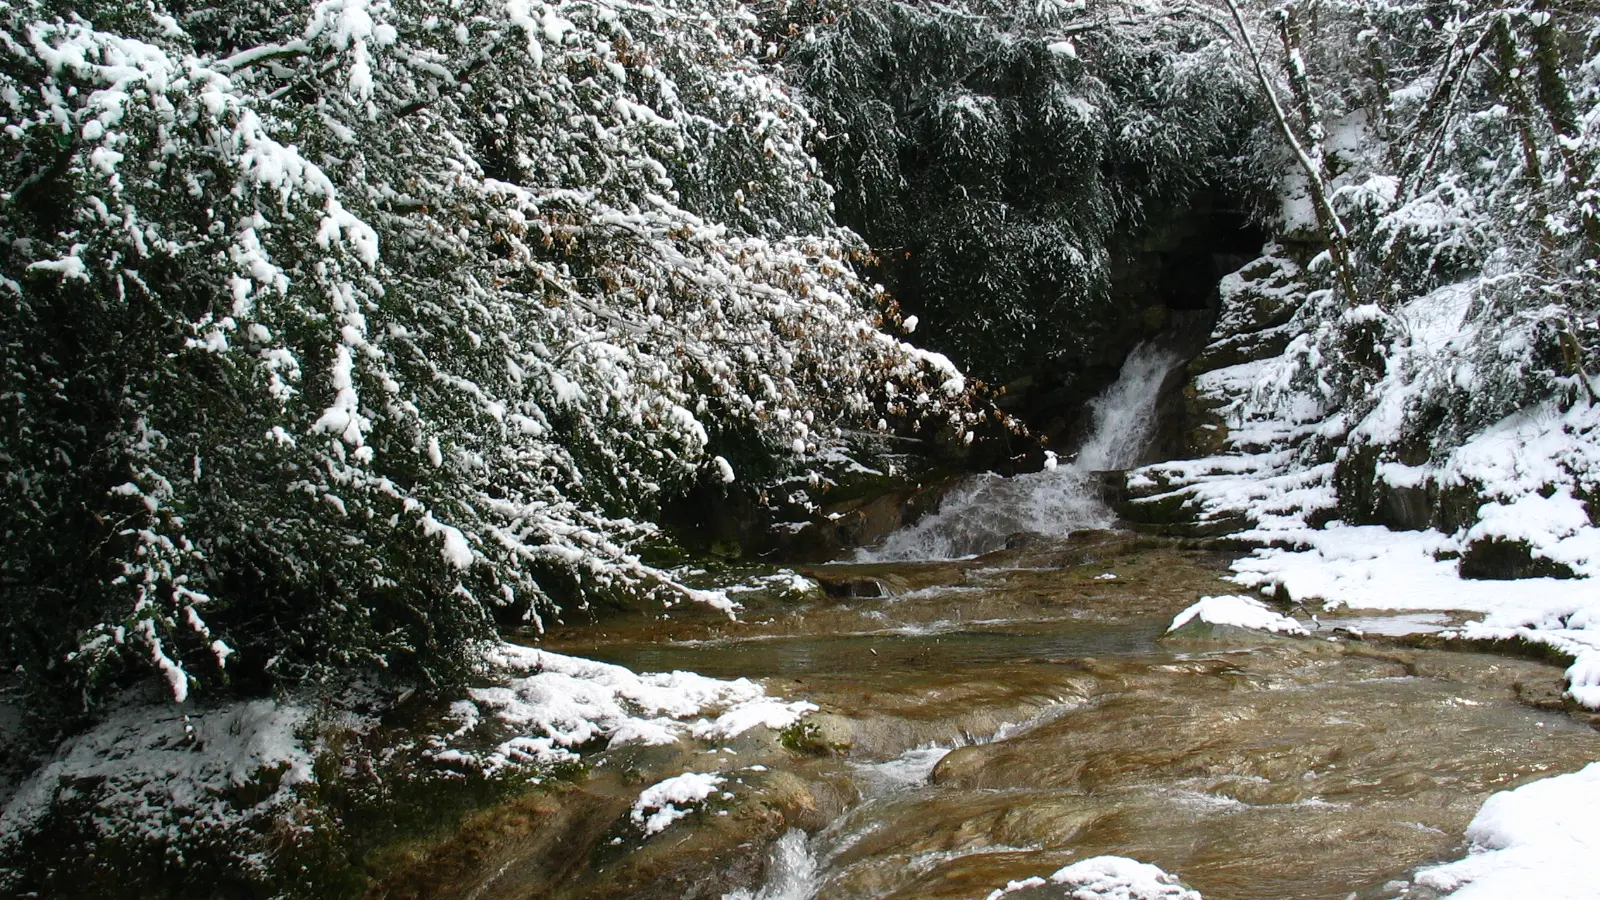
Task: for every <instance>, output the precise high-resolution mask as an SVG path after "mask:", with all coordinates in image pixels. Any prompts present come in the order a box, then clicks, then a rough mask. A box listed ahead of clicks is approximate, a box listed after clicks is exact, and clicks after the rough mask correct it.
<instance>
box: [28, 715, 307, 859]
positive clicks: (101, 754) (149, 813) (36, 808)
mask: <svg viewBox="0 0 1600 900" xmlns="http://www.w3.org/2000/svg"><path fill="white" fill-rule="evenodd" d="M308 719H309V712H308V711H307V710H306V709H305V708H304V707H300V706H293V705H283V704H279V703H277V702H275V701H273V700H253V701H247V702H236V703H230V704H225V705H221V706H214V707H209V708H197V707H194V706H193V705H189V704H173V703H170V702H166V701H165V700H160V701H155V702H145V703H140V702H133V703H126V704H124V705H123V706H122V707H121V708H120V709H119V710H118V711H117V712H115V713H113V714H111V715H110V716H108V717H107V718H106V719H105V721H103V722H101V723H100V724H98V725H96V726H95V727H94V728H92V729H90V730H89V731H87V732H85V733H83V734H81V735H78V736H77V737H75V738H72V739H71V740H69V741H67V742H66V743H65V744H63V745H62V746H61V747H60V748H59V749H58V750H57V751H56V754H55V756H54V758H53V759H51V760H50V761H49V762H48V763H46V764H45V765H43V766H41V767H40V768H39V769H38V770H37V771H35V772H34V773H33V775H32V776H31V777H30V778H28V780H27V781H25V782H24V783H23V784H22V785H21V786H20V787H19V788H18V790H17V792H16V793H15V794H14V795H12V797H11V798H10V800H9V801H8V802H7V803H6V804H5V809H4V811H3V812H0V844H8V843H10V842H12V841H15V840H17V839H19V838H20V837H21V836H23V835H24V834H26V833H28V832H29V831H30V830H31V829H32V828H33V827H34V826H35V825H36V824H37V823H38V821H39V820H40V818H41V817H43V816H44V815H45V814H46V813H47V812H49V811H50V809H51V808H52V806H53V805H54V804H55V803H56V802H57V801H58V800H59V799H61V798H63V797H64V796H72V795H79V796H82V797H85V798H88V799H90V800H91V802H93V803H94V806H95V810H96V814H95V815H94V816H93V817H92V821H93V823H94V825H95V827H96V828H98V829H99V830H100V831H101V832H102V833H104V834H106V835H107V836H108V837H109V836H112V835H116V836H118V837H119V838H124V839H125V838H128V837H136V838H141V839H148V840H155V841H176V839H177V838H178V837H180V836H181V834H180V833H188V834H196V833H200V832H202V831H205V830H208V829H212V828H215V829H224V828H228V827H232V826H234V825H236V824H237V823H239V822H241V821H243V820H245V819H247V818H249V817H251V816H253V815H256V814H258V813H263V812H269V811H272V810H276V809H279V808H281V807H282V806H283V805H284V804H285V803H287V802H288V801H289V800H290V799H291V798H292V796H293V795H292V789H293V788H294V786H295V785H299V784H304V783H307V782H309V781H311V780H312V769H311V756H310V753H309V752H308V750H307V749H306V747H305V746H304V745H303V744H302V742H301V741H300V739H299V737H297V734H296V732H297V731H299V730H301V729H302V728H303V727H304V726H305V725H306V724H307V721H308ZM252 783H264V784H266V785H267V786H268V787H271V788H272V790H271V791H270V792H268V794H267V795H266V796H265V797H264V798H262V799H261V800H259V801H258V802H256V803H254V804H251V805H241V804H239V803H238V799H237V798H238V792H237V791H236V789H237V788H241V787H244V786H246V785H249V784H252Z"/></svg>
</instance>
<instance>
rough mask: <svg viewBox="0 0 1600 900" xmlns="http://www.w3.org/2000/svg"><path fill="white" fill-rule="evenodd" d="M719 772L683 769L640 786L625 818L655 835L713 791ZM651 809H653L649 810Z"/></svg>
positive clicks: (646, 833) (722, 779)
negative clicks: (677, 773) (684, 770)
mask: <svg viewBox="0 0 1600 900" xmlns="http://www.w3.org/2000/svg"><path fill="white" fill-rule="evenodd" d="M725 780H726V779H724V778H723V777H722V776H720V775H710V774H706V773H703V772H685V773H683V774H682V775H676V776H674V777H672V778H668V779H666V780H665V781H659V782H657V783H655V784H653V785H651V786H650V787H647V788H645V789H644V792H643V793H641V794H640V795H639V798H638V799H637V800H635V801H633V810H632V812H630V813H628V818H630V819H632V820H633V824H635V825H638V826H639V827H641V828H643V829H644V833H645V836H646V837H648V836H650V835H652V834H658V833H660V832H661V831H662V830H663V829H665V828H666V827H667V826H668V825H671V824H672V823H673V822H676V821H678V820H679V819H681V818H683V817H685V816H687V815H688V814H689V813H690V812H691V811H692V809H691V807H693V806H694V805H695V804H698V803H700V802H701V801H703V800H705V799H706V798H707V797H709V796H711V795H712V794H713V793H715V792H716V790H717V788H718V787H720V786H721V785H722V783H723V781H725ZM651 810H654V812H651Z"/></svg>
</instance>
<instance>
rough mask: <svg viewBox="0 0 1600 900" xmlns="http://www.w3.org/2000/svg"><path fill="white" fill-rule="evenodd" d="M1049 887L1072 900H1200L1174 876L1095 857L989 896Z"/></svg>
mask: <svg viewBox="0 0 1600 900" xmlns="http://www.w3.org/2000/svg"><path fill="white" fill-rule="evenodd" d="M1047 885H1056V886H1059V887H1061V888H1062V889H1063V890H1062V893H1061V896H1062V897H1066V898H1070V900H1201V897H1200V893H1199V892H1198V891H1191V890H1189V889H1188V888H1186V887H1184V886H1183V885H1182V884H1180V883H1179V882H1178V879H1176V878H1174V877H1173V876H1172V875H1169V874H1167V873H1166V872H1164V871H1162V870H1161V869H1159V868H1157V867H1156V866H1152V865H1150V864H1149V863H1142V862H1139V861H1138V860H1133V859H1128V858H1127V857H1124V856H1096V857H1093V858H1091V859H1085V860H1080V861H1078V862H1075V863H1073V864H1072V865H1070V866H1067V867H1066V868H1063V869H1059V870H1057V871H1056V873H1055V874H1054V875H1051V876H1050V877H1049V878H1048V879H1045V878H1038V877H1034V878H1026V879H1023V880H1021V881H1013V882H1010V883H1009V884H1007V885H1006V886H1005V887H1003V888H999V889H998V890H995V891H994V892H992V893H990V894H989V897H988V900H999V898H1001V897H1004V896H1005V895H1007V894H1015V893H1020V892H1022V891H1025V890H1029V889H1030V888H1042V887H1045V886H1047ZM1035 893H1037V892H1035Z"/></svg>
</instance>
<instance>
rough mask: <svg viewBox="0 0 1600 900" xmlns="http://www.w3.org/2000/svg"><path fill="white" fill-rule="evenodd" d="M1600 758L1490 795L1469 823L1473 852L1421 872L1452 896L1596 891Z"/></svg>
mask: <svg viewBox="0 0 1600 900" xmlns="http://www.w3.org/2000/svg"><path fill="white" fill-rule="evenodd" d="M1597 810H1600V763H1592V764H1590V765H1589V766H1588V767H1587V768H1585V769H1583V770H1582V771H1580V772H1574V773H1572V774H1570V775H1557V776H1555V777H1554V778H1545V779H1543V780H1540V781H1535V782H1533V783H1532V784H1525V785H1523V786H1522V787H1519V788H1517V789H1516V790H1511V791H1501V792H1500V793H1498V794H1495V795H1494V796H1492V797H1490V798H1489V799H1488V800H1487V801H1486V802H1485V803H1484V804H1483V808H1482V809H1481V810H1479V811H1478V814H1477V816H1475V817H1474V818H1473V820H1472V824H1471V825H1469V826H1467V840H1469V841H1470V842H1471V843H1472V850H1471V853H1470V854H1469V855H1468V856H1467V857H1466V858H1465V859H1462V860H1459V861H1457V862H1453V863H1447V864H1445V865H1442V866H1434V867H1432V868H1428V869H1424V870H1423V871H1422V872H1420V873H1418V875H1417V878H1416V883H1417V884H1419V885H1423V886H1425V887H1430V888H1433V889H1435V890H1439V891H1448V892H1451V893H1450V898H1451V900H1500V898H1505V897H1538V898H1540V900H1580V898H1590V897H1593V896H1594V895H1595V891H1596V881H1595V864H1596V860H1600V815H1597V814H1596V811H1597Z"/></svg>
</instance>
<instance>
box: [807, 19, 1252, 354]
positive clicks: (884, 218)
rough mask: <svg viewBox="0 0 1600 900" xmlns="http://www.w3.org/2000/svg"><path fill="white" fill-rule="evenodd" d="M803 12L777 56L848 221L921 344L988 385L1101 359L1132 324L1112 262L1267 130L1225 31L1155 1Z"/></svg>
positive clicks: (1218, 177)
mask: <svg viewBox="0 0 1600 900" xmlns="http://www.w3.org/2000/svg"><path fill="white" fill-rule="evenodd" d="M795 7H796V9H801V7H800V6H799V5H798V4H797V5H795ZM803 9H804V10H805V13H804V14H801V13H796V14H795V15H796V19H797V21H795V22H794V24H793V31H794V37H793V38H792V39H791V40H790V41H789V42H788V44H787V45H786V46H787V48H788V50H787V54H786V56H785V59H786V61H787V64H788V66H789V69H790V71H791V72H792V73H793V77H794V78H795V80H796V83H797V84H798V85H800V86H801V88H802V90H803V91H804V92H805V96H806V99H807V102H808V103H809V104H810V106H811V108H812V110H813V113H814V114H815V115H816V116H817V118H818V120H819V121H820V122H822V124H823V125H824V126H825V131H826V134H825V135H824V136H823V137H822V138H820V139H819V143H818V148H817V152H818V155H819V157H820V158H821V159H822V160H823V162H824V164H825V166H827V169H828V173H829V176H830V178H831V179H832V180H833V181H834V182H835V183H837V184H838V185H839V188H840V192H839V196H838V198H837V200H836V202H837V203H838V204H839V210H840V217H841V219H842V221H844V222H846V223H848V224H850V225H851V226H852V227H853V228H856V229H857V230H858V231H860V233H861V234H863V235H864V236H865V237H866V238H867V239H868V240H869V241H870V242H871V243H872V245H873V248H874V251H875V252H876V254H877V260H876V261H877V267H876V269H875V271H876V272H878V273H881V274H882V277H884V278H885V279H886V281H887V283H889V285H890V287H891V288H892V289H893V290H894V291H895V293H896V296H897V299H898V300H899V302H900V303H901V304H902V305H904V306H905V307H906V308H907V309H909V310H910V311H912V312H915V313H917V314H918V315H919V317H920V318H921V319H922V320H923V321H924V322H925V323H926V324H925V326H924V328H925V329H926V334H927V340H928V341H929V342H930V346H934V347H937V348H938V349H941V350H944V351H945V352H948V353H950V354H951V355H952V356H953V357H955V358H957V359H958V360H963V361H970V367H971V369H972V371H973V372H974V373H975V374H978V375H981V376H983V377H986V378H995V377H1007V376H1015V375H1017V374H1019V373H1020V372H1022V371H1029V372H1032V371H1041V370H1047V369H1060V368H1070V367H1071V366H1073V365H1082V359H1083V357H1084V356H1085V355H1092V354H1093V353H1094V352H1096V351H1097V349H1098V348H1099V346H1100V344H1101V343H1102V342H1103V340H1104V337H1105V335H1106V334H1107V332H1108V329H1109V328H1110V327H1111V326H1112V325H1113V324H1114V319H1115V318H1116V317H1117V316H1118V315H1126V313H1127V311H1126V310H1124V309H1121V308H1119V307H1118V306H1117V304H1116V303H1115V302H1114V300H1113V298H1112V297H1111V295H1110V288H1111V279H1112V272H1113V269H1114V267H1115V265H1116V263H1117V260H1118V257H1119V256H1121V255H1125V254H1127V253H1128V252H1129V251H1132V250H1136V249H1137V248H1138V247H1139V246H1140V244H1141V242H1142V241H1143V240H1144V239H1145V237H1146V236H1147V234H1148V232H1147V230H1146V226H1147V225H1150V224H1152V222H1154V223H1156V224H1160V223H1161V220H1162V218H1163V217H1164V216H1165V215H1167V214H1169V213H1171V212H1172V211H1174V210H1177V209H1181V208H1182V207H1183V205H1184V204H1185V203H1186V202H1187V201H1188V200H1189V199H1190V198H1191V196H1192V193H1193V192H1194V190H1195V189H1196V188H1200V187H1205V186H1208V185H1215V184H1217V183H1219V182H1221V181H1223V180H1225V179H1226V178H1228V177H1230V176H1231V175H1232V174H1233V172H1232V168H1231V167H1230V161H1231V159H1232V158H1233V157H1234V156H1235V155H1236V154H1238V153H1239V152H1240V150H1241V149H1242V147H1243V145H1244V142H1245V136H1246V135H1248V134H1249V133H1250V132H1251V130H1252V129H1253V128H1254V126H1255V122H1256V118H1257V116H1256V112H1255V109H1256V106H1257V102H1258V98H1257V93H1256V91H1255V89H1254V88H1253V86H1252V84H1251V78H1250V76H1249V75H1248V73H1247V70H1246V69H1245V68H1244V67H1242V66H1241V65H1239V59H1238V54H1237V52H1236V49H1235V47H1234V45H1233V43H1232V42H1231V41H1230V40H1229V39H1228V36H1227V35H1226V34H1225V33H1223V32H1221V31H1219V30H1217V29H1216V28H1214V27H1213V26H1212V25H1211V23H1209V22H1207V21H1206V20H1204V19H1202V18H1198V17H1195V16H1192V15H1185V14H1181V13H1180V12H1177V11H1174V10H1173V9H1166V8H1162V7H1161V5H1159V4H1133V3H1130V4H1098V3H1090V4H1085V3H1081V2H1079V3H1069V2H1057V0H1045V2H1040V3H1026V4H1011V3H993V2H986V0H976V2H963V3H955V4H950V3H931V2H897V0H875V2H867V3H850V4H821V5H820V6H819V7H804V8H803Z"/></svg>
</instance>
